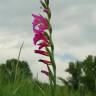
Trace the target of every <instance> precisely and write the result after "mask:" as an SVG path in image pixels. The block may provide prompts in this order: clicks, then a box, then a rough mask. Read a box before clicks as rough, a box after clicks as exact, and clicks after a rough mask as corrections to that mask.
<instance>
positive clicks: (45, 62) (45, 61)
mask: <svg viewBox="0 0 96 96" xmlns="http://www.w3.org/2000/svg"><path fill="white" fill-rule="evenodd" d="M39 62H42V63H44V64H48V65H51V64H52V63H51V61H47V60H42V59H40V60H39Z"/></svg>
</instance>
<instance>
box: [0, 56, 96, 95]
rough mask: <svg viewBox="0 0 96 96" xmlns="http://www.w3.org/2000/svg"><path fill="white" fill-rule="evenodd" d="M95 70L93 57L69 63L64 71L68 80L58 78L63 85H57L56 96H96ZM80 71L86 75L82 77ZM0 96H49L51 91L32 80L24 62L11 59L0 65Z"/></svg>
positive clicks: (48, 87)
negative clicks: (67, 74) (67, 75)
mask: <svg viewBox="0 0 96 96" xmlns="http://www.w3.org/2000/svg"><path fill="white" fill-rule="evenodd" d="M17 64H18V67H17V72H16V66H17ZM95 68H96V58H95V57H93V56H88V57H87V58H86V59H85V60H84V61H77V62H71V63H70V64H69V68H68V69H67V70H66V71H67V72H68V73H70V74H71V77H69V78H68V80H65V79H64V78H63V77H59V79H60V80H61V81H62V82H63V83H64V85H62V86H59V85H57V90H56V96H96V89H95V88H96V85H95V84H96V74H95V73H96V72H95V71H96V70H95ZM93 69H94V70H93ZM82 70H83V73H84V74H86V75H82ZM94 81H95V82H94ZM92 88H93V89H92ZM0 96H51V90H50V86H49V84H46V83H42V82H40V81H38V80H36V79H34V78H33V75H32V72H31V71H30V68H29V66H28V63H27V62H26V61H18V60H17V59H11V60H7V61H6V63H5V64H0Z"/></svg>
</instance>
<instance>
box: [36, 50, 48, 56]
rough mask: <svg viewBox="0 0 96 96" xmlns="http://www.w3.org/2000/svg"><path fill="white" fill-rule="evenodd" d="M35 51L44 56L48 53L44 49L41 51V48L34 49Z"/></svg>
mask: <svg viewBox="0 0 96 96" xmlns="http://www.w3.org/2000/svg"><path fill="white" fill-rule="evenodd" d="M35 53H38V54H41V55H45V56H49V53H48V52H46V51H42V50H35Z"/></svg>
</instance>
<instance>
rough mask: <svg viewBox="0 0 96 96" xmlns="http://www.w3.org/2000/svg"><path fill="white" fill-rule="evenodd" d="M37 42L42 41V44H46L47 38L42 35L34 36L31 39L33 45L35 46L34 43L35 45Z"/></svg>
mask: <svg viewBox="0 0 96 96" xmlns="http://www.w3.org/2000/svg"><path fill="white" fill-rule="evenodd" d="M39 40H42V41H44V42H48V40H47V37H46V36H44V35H43V34H42V33H38V34H35V36H34V38H33V41H34V44H35V45H36V43H37V42H38V41H39Z"/></svg>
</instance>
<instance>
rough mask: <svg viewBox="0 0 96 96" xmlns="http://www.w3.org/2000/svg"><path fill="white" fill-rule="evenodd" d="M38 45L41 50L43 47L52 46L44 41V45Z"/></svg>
mask: <svg viewBox="0 0 96 96" xmlns="http://www.w3.org/2000/svg"><path fill="white" fill-rule="evenodd" d="M38 45H39V49H41V48H43V47H48V46H50V44H49V43H48V42H45V41H43V42H42V43H39V44H38Z"/></svg>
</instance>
